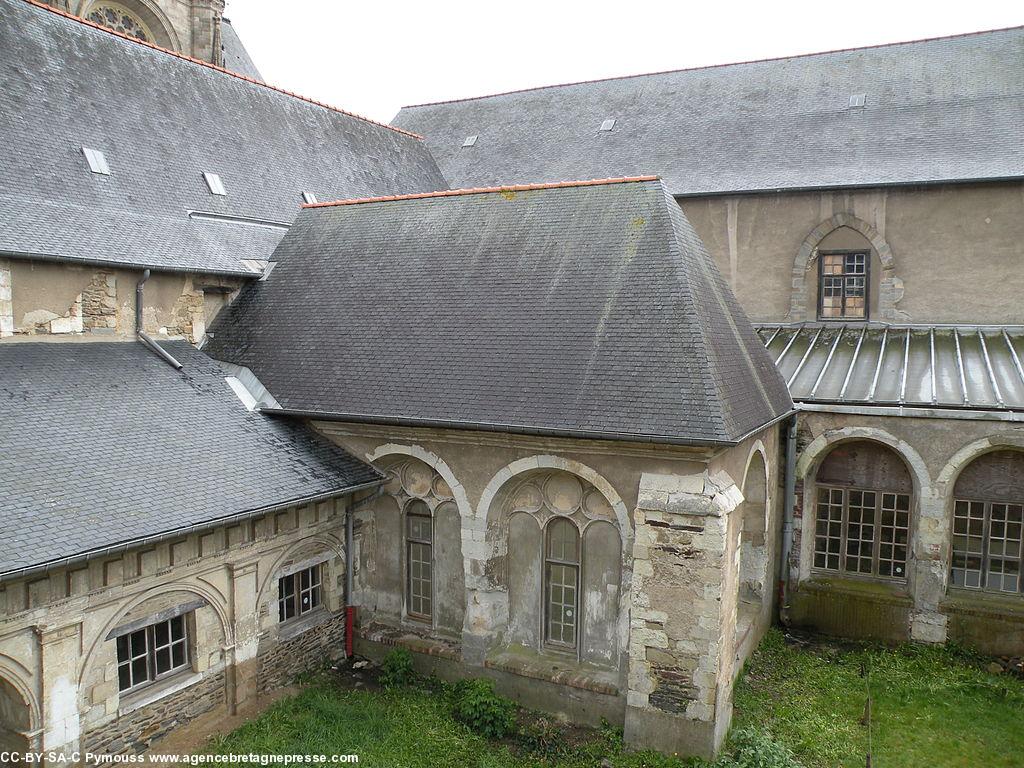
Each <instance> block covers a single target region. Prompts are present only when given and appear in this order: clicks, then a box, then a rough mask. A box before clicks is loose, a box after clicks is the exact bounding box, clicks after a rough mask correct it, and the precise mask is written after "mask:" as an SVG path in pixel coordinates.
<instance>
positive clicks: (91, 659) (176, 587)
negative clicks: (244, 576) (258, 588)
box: [78, 582, 235, 693]
mask: <svg viewBox="0 0 1024 768" xmlns="http://www.w3.org/2000/svg"><path fill="white" fill-rule="evenodd" d="M171 592H185V593H191V594H194V595H195V596H196V597H199V598H201V599H203V600H204V601H205V602H206V604H207V605H208V606H209V607H210V608H211V609H212V610H213V612H214V614H215V615H216V617H217V622H218V624H219V625H220V630H221V634H222V636H223V637H224V645H225V646H230V645H234V642H235V641H234V626H233V625H232V623H231V620H230V618H229V613H228V607H227V603H226V601H225V600H224V597H223V596H222V595H221V594H220V593H219V592H217V591H216V590H215V589H213V588H212V587H210V586H209V585H207V584H202V583H193V582H170V583H168V584H161V585H159V586H156V587H152V588H151V589H147V590H145V591H144V592H140V593H139V594H137V595H134V596H133V597H132V598H131V599H130V600H128V601H126V602H125V603H124V604H122V605H121V606H120V607H119V608H118V609H117V611H116V612H115V613H114V615H113V616H111V617H110V619H109V620H108V621H107V622H106V624H104V625H103V627H102V628H101V629H100V631H99V632H98V633H96V636H95V637H94V638H93V640H92V642H91V643H89V647H88V648H87V649H86V651H85V653H84V654H83V658H84V661H83V663H82V668H81V671H80V673H79V678H78V685H79V690H80V691H82V692H83V693H84V691H85V687H86V685H85V684H86V681H87V680H88V679H89V673H90V672H91V671H92V667H93V666H94V664H95V663H96V658H97V656H98V655H100V654H99V649H100V647H101V646H102V645H103V643H104V642H106V638H107V635H108V634H109V633H110V631H111V630H112V629H114V628H115V627H116V626H117V623H118V622H119V621H121V619H123V618H124V617H125V616H126V615H127V614H128V613H129V612H130V611H132V610H134V609H135V608H137V607H138V606H139V605H141V604H142V603H144V602H146V601H147V600H151V599H153V598H155V597H160V596H161V595H166V594H169V593H171Z"/></svg>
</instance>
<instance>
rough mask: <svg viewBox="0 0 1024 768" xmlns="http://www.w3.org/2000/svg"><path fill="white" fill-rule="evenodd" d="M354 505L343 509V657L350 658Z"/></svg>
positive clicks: (352, 620) (354, 609)
mask: <svg viewBox="0 0 1024 768" xmlns="http://www.w3.org/2000/svg"><path fill="white" fill-rule="evenodd" d="M353 507H354V505H353V503H352V502H349V503H348V504H347V505H346V507H345V655H346V656H347V657H348V658H350V659H351V658H352V651H353V645H354V642H353V641H354V637H353V636H354V633H355V618H356V607H355V605H354V604H353V602H352V590H353V584H354V581H355V580H354V578H353V574H354V571H355V563H353V562H352V551H353V543H352V540H353V533H352V530H353V527H354V519H355V516H356V513H355V509H354V508H353Z"/></svg>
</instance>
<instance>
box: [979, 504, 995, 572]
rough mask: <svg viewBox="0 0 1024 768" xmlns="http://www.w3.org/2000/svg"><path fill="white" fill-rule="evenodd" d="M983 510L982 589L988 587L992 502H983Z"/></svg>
mask: <svg viewBox="0 0 1024 768" xmlns="http://www.w3.org/2000/svg"><path fill="white" fill-rule="evenodd" d="M981 510H982V511H981V516H982V521H981V574H980V575H979V581H980V582H981V589H988V569H989V562H988V558H989V554H990V547H989V536H991V535H992V502H991V501H986V502H983V503H982V507H981Z"/></svg>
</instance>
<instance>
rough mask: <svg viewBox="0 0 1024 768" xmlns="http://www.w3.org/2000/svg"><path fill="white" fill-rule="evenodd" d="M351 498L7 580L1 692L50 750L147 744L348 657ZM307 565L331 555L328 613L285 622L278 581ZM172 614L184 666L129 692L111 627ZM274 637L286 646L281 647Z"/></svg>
mask: <svg viewBox="0 0 1024 768" xmlns="http://www.w3.org/2000/svg"><path fill="white" fill-rule="evenodd" d="M345 508H346V501H345V500H344V499H340V500H327V501H322V502H319V503H317V504H308V505H304V506H301V507H293V508H290V509H286V510H284V511H281V512H278V513H274V514H270V515H265V516H262V517H258V518H255V519H252V520H247V521H243V522H240V523H236V524H233V525H229V526H225V527H221V528H215V529H211V530H209V531H204V532H202V533H199V532H197V533H192V534H190V535H187V536H182V537H181V538H178V539H173V540H168V541H164V542H160V543H157V544H154V545H150V546H148V547H143V548H137V549H129V550H127V551H125V552H123V553H119V554H117V555H113V556H109V557H106V558H96V559H94V560H91V561H88V562H86V563H84V564H81V565H77V566H74V567H71V568H68V569H55V570H54V571H52V572H50V573H49V574H44V575H40V576H31V577H28V578H22V579H18V580H12V581H8V582H4V583H2V584H0V689H3V690H8V689H14V690H15V691H16V692H17V693H18V696H19V697H20V700H21V702H24V703H21V704H18V702H17V700H16V699H14V698H11V701H13V702H15V704H18V706H20V707H22V708H23V710H22V715H23V718H22V720H21V721H19V722H23V721H24V717H27V718H28V722H29V723H30V725H31V733H33V734H38V735H39V742H40V743H39V744H38V746H39V747H40V748H42V749H45V750H54V751H58V752H59V751H63V752H65V753H70V752H71V751H74V750H76V749H80V748H81V747H82V745H83V744H84V745H88V746H92V747H99V748H103V749H105V748H108V747H109V748H110V749H111V750H114V751H117V750H121V749H125V750H128V749H138V748H140V747H141V746H144V745H145V743H147V742H148V741H150V740H152V739H154V738H157V737H158V736H159V735H160V734H161V733H163V732H165V731H166V730H167V729H168V728H170V727H172V726H173V725H174V724H175V723H181V722H184V721H185V719H190V718H192V717H194V716H195V715H196V714H199V713H200V712H203V711H207V710H209V709H210V708H211V707H212V706H214V705H215V704H216V703H218V702H221V703H226V705H227V711H234V710H235V709H237V707H238V706H239V705H241V704H243V703H244V702H245V701H247V700H248V699H249V698H251V697H253V696H256V695H258V692H259V691H260V690H267V689H269V688H270V687H272V686H274V685H276V684H277V683H278V682H284V681H285V680H286V679H290V677H292V676H293V675H294V672H295V671H297V669H296V668H295V667H294V666H293V665H294V664H301V665H306V664H310V663H312V664H316V663H319V662H320V661H322V660H323V659H325V658H327V657H328V656H329V655H333V656H337V654H340V653H342V652H343V650H344V649H343V643H342V634H343V621H342V619H341V615H342V613H341V610H340V608H341V604H342V602H343V599H344V597H343V583H344V582H343V575H344V559H343V552H344V548H343V543H342V542H343V539H344V515H345ZM309 563H321V564H323V568H324V571H323V573H324V578H323V604H324V606H325V608H324V611H325V612H326V615H328V616H331V617H333V618H332V620H331V621H329V622H326V623H324V624H322V625H320V624H317V625H315V626H313V625H310V624H303V623H301V622H298V621H297V622H294V623H291V622H289V623H288V624H287V625H284V624H280V623H279V622H278V620H277V612H276V610H271V607H273V606H274V605H275V604H276V600H277V582H278V578H279V577H280V576H281V575H283V573H284V571H286V570H287V569H288V568H301V567H305V566H306V565H307V564H309ZM177 615H181V616H184V617H185V620H186V627H187V637H188V642H189V657H188V660H189V664H188V666H186V667H185V668H183V669H182V670H181V671H179V672H176V673H174V674H172V675H169V676H168V677H166V678H164V679H162V680H158V681H155V682H153V683H150V684H146V685H143V686H140V687H138V688H137V689H135V690H133V691H131V692H128V693H123V694H122V693H121V692H120V691H119V685H118V670H117V649H116V637H117V636H118V635H119V634H122V633H127V632H131V631H134V630H135V629H138V628H140V627H142V626H147V625H149V624H153V623H156V622H158V621H163V620H166V619H167V618H170V617H171V616H177ZM320 615H324V614H320ZM305 618H306V619H310V620H311V619H312V618H314V616H313V615H310V616H309V617H305ZM303 629H305V630H306V631H305V632H302V630H303ZM279 640H280V641H281V642H284V643H286V644H287V648H286V649H285V650H282V651H278V652H277V653H274V650H275V645H276V643H277V642H278V641H279ZM267 654H270V656H266V655H267ZM261 655H263V656H265V657H266V658H265V659H264V661H263V664H264V668H265V670H267V674H265V675H264V678H265V679H264V680H263V681H258V680H257V678H258V676H259V670H260V659H259V657H260V656H261ZM8 660H10V663H8ZM290 665H292V666H290ZM214 691H216V693H214ZM5 717H7V715H5ZM120 734H123V735H124V739H123V744H116V743H114V742H113V741H112V740H113V739H116V737H117V735H120ZM33 738H35V736H33Z"/></svg>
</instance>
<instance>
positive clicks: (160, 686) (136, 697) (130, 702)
mask: <svg viewBox="0 0 1024 768" xmlns="http://www.w3.org/2000/svg"><path fill="white" fill-rule="evenodd" d="M208 671H209V670H208ZM203 677H204V673H203V672H194V671H192V670H191V669H185V670H182V671H181V672H179V673H178V674H176V675H171V676H170V677H167V678H164V679H163V680H158V681H157V682H155V683H153V684H152V685H147V686H146V687H145V688H141V689H139V690H137V691H133V692H131V693H129V694H126V695H123V696H122V697H121V700H120V702H119V704H118V707H117V716H118V717H124V716H125V715H127V714H128V713H130V712H134V711H136V710H138V709H142V708H143V707H148V706H149V705H150V704H154V703H156V702H158V701H160V699H163V698H165V697H167V696H170V695H172V694H175V693H178V691H183V690H185V689H186V688H191V687H192V686H193V685H195V684H196V683H198V682H199V681H200V680H202V679H203Z"/></svg>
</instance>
